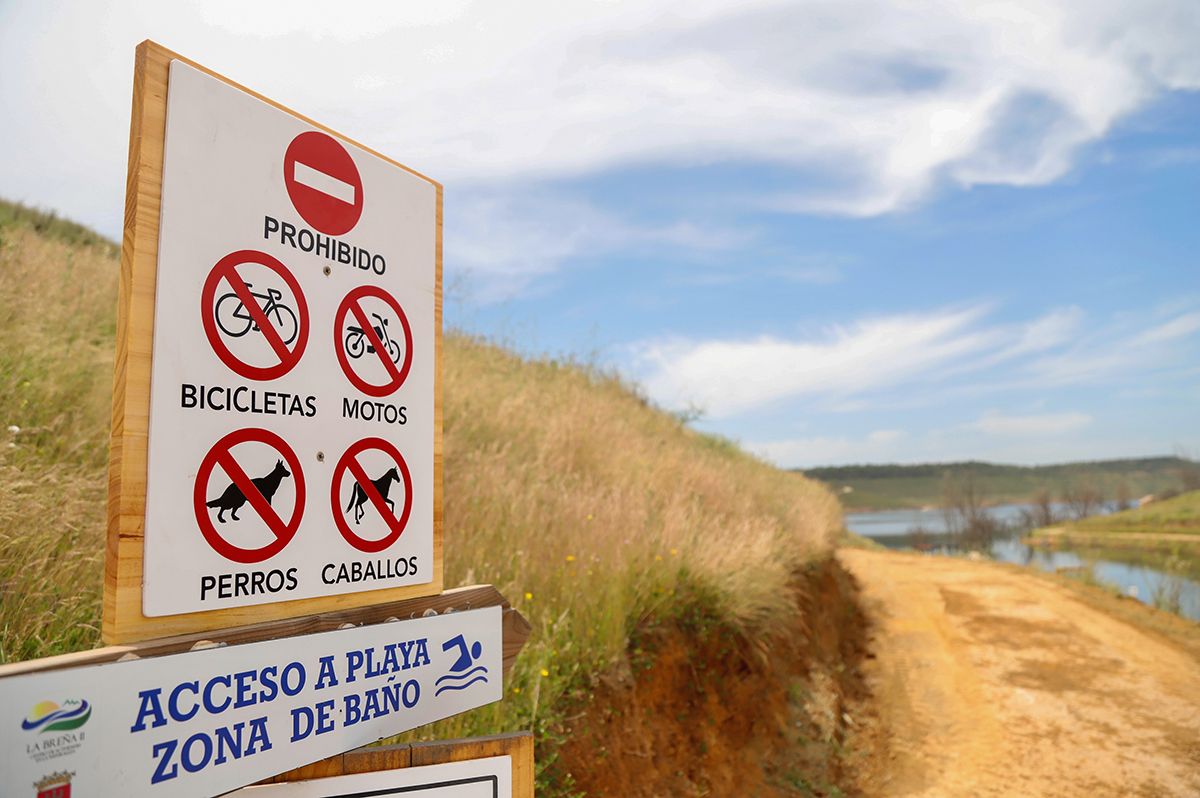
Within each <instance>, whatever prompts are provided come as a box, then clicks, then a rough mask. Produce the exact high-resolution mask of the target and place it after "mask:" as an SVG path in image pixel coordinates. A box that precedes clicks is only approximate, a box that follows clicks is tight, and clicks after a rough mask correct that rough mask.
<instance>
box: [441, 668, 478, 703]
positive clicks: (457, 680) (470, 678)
mask: <svg viewBox="0 0 1200 798" xmlns="http://www.w3.org/2000/svg"><path fill="white" fill-rule="evenodd" d="M487 672H488V669H487V668H486V667H484V666H483V665H477V666H476V667H474V668H472V669H471V670H469V671H466V672H465V673H447V674H446V675H445V676H442V677H440V678H438V680H437V681H436V682H434V686H437V685H441V686H440V687H438V688H437V690H435V691H434V692H433V695H434V697H435V698H436V697H437V696H439V695H441V694H442V693H444V692H446V691H447V690H465V689H467V688H468V687H470V686H471V685H473V684H475V683H477V682H484V683H487V680H488V679H487ZM442 682H446V684H442Z"/></svg>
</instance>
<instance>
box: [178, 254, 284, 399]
mask: <svg viewBox="0 0 1200 798" xmlns="http://www.w3.org/2000/svg"><path fill="white" fill-rule="evenodd" d="M243 263H254V264H258V265H259V266H266V267H267V268H268V269H270V270H271V271H273V272H275V274H277V275H279V276H280V277H281V278H282V279H283V281H284V283H286V284H287V287H288V288H290V289H291V291H292V296H293V297H295V300H296V307H297V311H298V318H297V319H296V324H297V331H296V345H295V346H294V347H293V348H292V349H290V350H289V349H288V348H287V346H286V345H283V347H282V348H283V353H282V354H281V353H280V352H279V348H278V347H277V345H276V344H275V343H273V342H272V340H271V338H270V337H269V336H267V333H266V332H265V331H263V329H262V327H261V326H260V328H259V334H261V335H264V336H267V342H268V343H271V346H272V348H273V349H275V353H276V355H278V357H279V363H277V364H276V365H274V366H254V365H251V364H249V363H245V362H243V361H242V360H240V359H239V358H238V356H237V355H235V354H234V353H233V352H231V351H230V349H229V347H228V346H227V345H226V343H225V339H224V338H222V337H221V331H220V330H219V329H217V316H216V303H215V298H216V293H217V286H218V285H219V284H220V282H221V280H222V279H224V280H227V281H228V282H229V284H230V287H233V284H234V283H233V281H234V280H237V281H239V282H240V283H241V284H242V285H243V286H244V285H245V283H246V281H245V280H243V279H242V278H241V276H240V275H239V274H238V273H237V267H238V266H239V265H241V264H243ZM255 306H256V307H258V306H257V303H256V304H255ZM243 307H246V306H245V304H244V303H243ZM247 309H248V308H247ZM259 310H260V311H261V308H259ZM251 312H253V311H251ZM200 319H201V321H202V322H203V323H204V334H205V335H206V336H207V337H208V342H209V344H211V345H212V348H213V351H214V352H216V353H217V357H219V358H220V359H221V362H222V363H224V364H225V365H226V366H228V367H229V368H230V369H232V370H233V372H234V373H235V374H238V375H240V376H242V377H245V378H246V379H248V380H274V379H278V378H280V377H282V376H283V375H284V374H287V373H288V372H289V371H291V370H292V369H293V368H295V366H296V364H297V363H299V362H300V356H301V355H303V354H304V348H305V347H306V346H308V302H307V301H305V299H304V292H303V291H301V290H300V283H299V282H297V281H296V278H295V276H294V275H293V274H292V273H291V271H290V270H289V269H288V267H287V266H284V265H283V262H282V261H280V260H279V259H278V258H275V257H272V256H271V255H268V254H267V253H265V252H259V251H258V250H255V249H241V250H238V251H237V252H230V253H229V254H228V255H226V256H225V257H223V258H221V259H220V260H219V261H217V263H216V265H214V266H213V267H212V271H210V272H209V273H208V279H207V280H205V281H204V288H203V289H202V290H201V292H200ZM269 321H270V320H269V319H268V322H269ZM272 329H274V328H273V327H272ZM276 337H278V333H277V332H276Z"/></svg>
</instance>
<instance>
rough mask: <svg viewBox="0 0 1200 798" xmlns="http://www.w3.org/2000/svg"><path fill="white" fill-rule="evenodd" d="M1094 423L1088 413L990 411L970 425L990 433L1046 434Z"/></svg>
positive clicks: (1059, 433) (1064, 431)
mask: <svg viewBox="0 0 1200 798" xmlns="http://www.w3.org/2000/svg"><path fill="white" fill-rule="evenodd" d="M1091 423H1092V417H1091V416H1089V415H1087V414H1086V413H1043V414H1040V415H1027V416H1010V415H1004V414H1003V413H1000V412H997V411H989V412H987V413H984V414H983V417H982V418H980V419H979V420H978V421H976V422H975V423H974V424H971V425H970V426H971V427H972V428H974V429H977V430H979V431H980V432H983V433H986V434H988V435H1013V436H1028V435H1036V436H1046V435H1062V434H1064V433H1067V432H1074V431H1075V430H1078V429H1082V428H1083V427H1086V426H1087V425H1089V424H1091Z"/></svg>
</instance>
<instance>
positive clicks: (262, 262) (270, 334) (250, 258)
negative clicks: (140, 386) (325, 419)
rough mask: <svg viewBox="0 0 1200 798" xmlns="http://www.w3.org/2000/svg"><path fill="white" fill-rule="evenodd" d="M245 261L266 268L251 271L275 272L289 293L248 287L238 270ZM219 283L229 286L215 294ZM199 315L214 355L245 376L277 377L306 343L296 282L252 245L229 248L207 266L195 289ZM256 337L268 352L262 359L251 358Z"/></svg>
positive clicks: (305, 311) (304, 316)
mask: <svg viewBox="0 0 1200 798" xmlns="http://www.w3.org/2000/svg"><path fill="white" fill-rule="evenodd" d="M250 265H255V266H259V267H265V269H266V272H265V273H264V272H263V271H262V269H255V271H257V272H259V273H260V274H262V275H263V276H266V277H267V278H268V279H270V277H271V276H272V275H274V276H275V277H277V278H278V279H279V280H282V281H283V284H284V285H285V286H286V287H287V289H288V291H290V292H291V296H285V294H286V293H287V292H285V291H282V290H280V289H278V288H275V287H266V288H263V289H262V290H260V291H254V290H252V289H253V284H252V283H250V282H248V281H247V280H246V277H245V274H244V273H243V272H244V271H246V270H247V266H250ZM255 279H258V278H255ZM222 283H225V284H227V285H228V286H229V288H230V290H229V291H226V292H224V293H222V294H221V295H220V296H218V295H217V291H218V289H219V288H220V286H221V284H222ZM293 304H294V305H295V307H293V306H292V305H293ZM200 318H201V320H202V321H203V323H204V334H205V336H206V337H207V338H208V342H209V344H210V345H211V346H212V348H213V351H214V352H216V354H217V357H218V358H220V359H221V362H222V363H224V364H225V365H226V366H228V367H229V368H230V369H231V370H232V371H233V372H234V373H235V374H238V375H239V376H242V377H245V378H246V379H250V380H274V379H278V378H280V377H282V376H283V375H285V374H287V373H288V372H289V371H291V370H292V369H293V368H294V367H295V365H296V364H297V363H299V362H300V356H301V355H303V354H304V348H305V347H306V346H307V345H308V303H307V302H306V301H305V299H304V292H303V291H301V290H300V283H299V282H297V281H296V278H295V276H294V275H293V274H292V273H291V271H290V270H289V269H288V267H287V266H284V265H283V263H282V262H281V261H280V260H279V259H278V258H275V257H272V256H271V255H268V254H267V253H265V252H259V251H257V250H253V249H243V250H239V251H237V252H231V253H229V254H228V255H226V256H225V257H223V258H221V259H220V260H219V261H217V263H216V265H214V266H213V267H212V271H210V272H209V273H208V279H206V280H205V281H204V288H203V289H202V290H201V292H200ZM260 337H261V338H262V339H264V340H265V341H266V343H267V344H268V346H269V351H268V354H267V355H266V359H265V360H262V361H261V362H254V361H255V360H256V358H255V357H252V356H251V353H252V351H253V346H254V342H255V341H257V339H258V338H260ZM235 341H237V342H239V343H238V344H234V342H235Z"/></svg>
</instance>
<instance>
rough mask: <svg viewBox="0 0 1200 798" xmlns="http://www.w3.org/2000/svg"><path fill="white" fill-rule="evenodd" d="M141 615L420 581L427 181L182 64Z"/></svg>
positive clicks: (427, 435)
mask: <svg viewBox="0 0 1200 798" xmlns="http://www.w3.org/2000/svg"><path fill="white" fill-rule="evenodd" d="M165 146H166V149H165V155H164V166H163V187H162V218H161V225H160V242H159V253H158V272H157V288H156V291H157V294H156V304H155V317H154V347H153V363H152V370H151V404H150V424H149V451H148V458H149V475H148V481H147V488H146V529H145V537H146V543H145V568H144V573H145V583H144V588H143V613H144V614H145V615H147V616H161V615H174V614H179V613H185V612H198V611H206V610H212V609H219V608H225V607H238V606H245V605H251V604H262V603H267V602H274V601H285V600H290V599H299V598H310V597H313V596H326V595H331V594H338V593H350V592H357V591H364V590H376V589H380V588H392V587H400V586H405V585H415V584H427V583H429V582H431V581H432V580H433V446H434V371H435V364H434V356H435V355H434V346H435V343H434V336H435V318H436V317H435V315H434V300H435V295H436V260H435V255H436V252H435V250H436V207H437V200H436V197H437V195H436V187H435V185H434V184H433V183H431V182H429V181H428V180H425V179H423V178H420V177H418V176H416V175H414V174H412V173H411V172H408V171H406V170H404V169H402V168H400V167H397V166H395V165H394V164H391V163H388V162H387V161H384V160H383V159H381V158H379V157H377V156H375V155H373V154H371V153H368V152H366V151H364V150H362V149H359V148H357V147H355V146H353V145H351V144H348V143H346V142H344V141H342V140H340V139H337V138H335V137H333V136H330V135H328V134H326V133H324V132H323V131H320V130H317V129H315V128H313V127H312V126H311V125H308V124H307V123H305V122H304V121H302V120H300V119H298V118H297V117H295V116H293V115H291V114H289V113H286V112H284V111H282V110H279V109H278V108H275V107H274V106H272V105H270V104H268V103H266V102H263V101H261V100H259V99H257V98H255V97H253V96H252V95H250V94H247V93H245V92H243V91H240V90H238V89H236V88H234V87H233V86H230V85H228V84H227V83H224V82H222V81H220V80H218V79H216V78H213V77H211V76H209V75H206V74H205V73H203V72H201V71H200V70H197V69H195V68H193V67H191V66H188V65H187V64H184V63H182V62H180V61H172V62H171V67H170V83H169V92H168V97H167V126H166V145H165Z"/></svg>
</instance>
